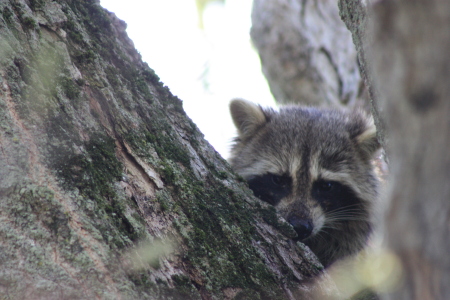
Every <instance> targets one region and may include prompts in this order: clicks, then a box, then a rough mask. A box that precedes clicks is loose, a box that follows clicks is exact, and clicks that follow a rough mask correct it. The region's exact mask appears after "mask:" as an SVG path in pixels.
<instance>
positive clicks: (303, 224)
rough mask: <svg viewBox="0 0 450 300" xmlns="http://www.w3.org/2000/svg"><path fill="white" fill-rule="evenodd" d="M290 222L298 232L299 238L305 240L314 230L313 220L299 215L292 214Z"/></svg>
mask: <svg viewBox="0 0 450 300" xmlns="http://www.w3.org/2000/svg"><path fill="white" fill-rule="evenodd" d="M287 221H288V222H289V224H291V225H292V227H294V230H295V231H296V232H297V235H298V239H299V240H304V239H306V238H307V237H309V236H310V235H311V233H312V231H313V224H312V222H311V220H308V219H302V218H300V217H297V216H292V217H290V218H289V219H288V220H287Z"/></svg>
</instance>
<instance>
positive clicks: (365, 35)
mask: <svg viewBox="0 0 450 300" xmlns="http://www.w3.org/2000/svg"><path fill="white" fill-rule="evenodd" d="M338 6H339V14H340V16H341V18H342V20H343V21H344V23H345V25H346V26H347V28H348V30H350V32H351V34H352V38H353V43H354V45H355V48H356V51H357V52H358V65H359V68H360V71H361V76H362V78H363V80H364V83H365V87H366V89H367V92H368V94H369V101H370V108H371V112H372V115H373V116H374V119H375V124H376V126H377V135H378V140H379V141H380V143H381V145H382V146H383V148H384V149H386V146H387V145H386V141H385V138H386V132H385V125H384V123H383V122H384V121H383V118H382V117H381V114H383V111H382V108H381V107H380V106H379V103H378V98H379V91H378V89H377V87H376V86H375V85H374V84H373V81H374V79H373V76H374V73H373V70H372V69H373V67H372V64H371V60H369V59H368V56H369V52H370V51H371V45H372V42H373V41H372V39H371V37H370V33H369V32H368V31H367V30H366V29H367V6H366V1H360V0H339V2H338Z"/></svg>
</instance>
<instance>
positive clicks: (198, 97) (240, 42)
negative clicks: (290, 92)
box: [101, 0, 274, 158]
mask: <svg viewBox="0 0 450 300" xmlns="http://www.w3.org/2000/svg"><path fill="white" fill-rule="evenodd" d="M101 4H102V6H103V7H105V8H107V9H108V10H110V11H112V12H115V13H116V15H117V16H118V17H119V18H120V19H122V20H124V21H125V22H126V23H127V24H128V27H127V33H128V35H129V37H130V38H131V39H132V40H133V42H134V44H135V47H136V48H137V50H138V51H139V52H140V53H141V55H142V58H143V59H144V61H146V62H147V63H148V65H149V66H150V67H151V68H153V69H154V70H155V72H156V74H158V76H159V77H160V78H161V80H162V81H163V82H164V84H165V85H167V86H168V87H169V88H170V90H171V91H172V93H173V94H175V95H177V96H178V97H179V98H180V99H181V100H183V107H184V109H185V111H186V113H187V114H188V115H189V116H190V117H191V119H192V120H193V121H194V122H195V123H196V124H197V126H198V127H199V128H200V130H201V131H202V132H203V133H204V134H205V137H206V139H207V140H208V141H209V142H210V143H211V144H212V145H213V146H214V148H216V150H217V151H218V152H219V153H221V154H222V156H224V157H225V158H227V157H228V153H229V146H230V141H231V139H232V137H233V136H234V135H235V129H234V126H233V125H232V121H231V118H230V117H229V112H228V103H229V101H230V100H231V99H232V98H235V97H240V98H245V99H248V100H251V101H254V102H257V103H261V104H263V105H274V100H273V98H272V95H271V94H270V91H269V88H268V86H267V83H266V81H265V79H264V77H263V75H262V74H261V66H260V62H259V58H258V56H257V54H256V52H255V51H254V50H253V49H252V46H251V41H250V34H249V32H250V26H251V19H250V15H251V5H252V0H226V3H225V4H220V3H214V4H211V5H209V6H208V7H207V8H206V10H205V12H204V16H203V20H204V27H205V29H204V30H201V29H200V28H199V26H198V23H199V22H198V21H199V18H198V15H197V8H196V4H195V0H127V1H123V0H101Z"/></svg>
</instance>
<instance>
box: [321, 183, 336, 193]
mask: <svg viewBox="0 0 450 300" xmlns="http://www.w3.org/2000/svg"><path fill="white" fill-rule="evenodd" d="M336 186H337V183H336V182H334V181H321V182H319V184H318V186H317V188H318V190H319V192H331V191H333V190H334V189H336Z"/></svg>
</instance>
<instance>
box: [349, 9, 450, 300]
mask: <svg viewBox="0 0 450 300" xmlns="http://www.w3.org/2000/svg"><path fill="white" fill-rule="evenodd" d="M340 7H341V15H342V17H343V19H344V21H345V22H346V24H347V25H348V26H349V29H350V30H351V31H352V33H353V37H354V41H355V44H356V46H357V48H358V51H359V54H360V56H359V57H360V61H361V65H362V68H363V69H365V70H366V72H365V73H366V74H365V76H366V82H369V83H370V84H371V85H373V86H372V88H373V89H376V90H378V91H379V92H378V93H373V94H372V96H374V95H375V97H374V99H373V100H374V104H376V106H375V108H376V111H377V112H378V114H377V115H376V116H377V117H381V118H383V119H384V121H385V123H386V134H387V138H388V139H387V140H388V149H389V152H388V154H389V160H390V170H391V176H390V179H389V184H390V188H389V190H388V193H387V195H386V196H387V198H388V203H389V206H388V208H387V215H386V218H385V224H384V225H385V226H384V228H385V230H386V233H385V234H386V236H387V246H388V247H389V248H390V249H392V250H393V251H394V252H395V253H396V254H397V256H398V257H399V259H400V261H401V262H402V264H403V284H402V285H401V286H400V287H399V288H398V290H396V291H393V292H392V293H391V294H389V295H385V297H386V298H388V299H450V286H449V285H448V283H449V282H450V258H449V255H448V249H450V240H449V239H448V236H449V235H450V226H449V224H450V220H449V218H450V201H449V199H450V185H449V180H450V151H449V150H448V147H449V145H450V115H449V112H450V101H449V94H450V85H449V82H450V61H449V59H448V53H450V35H449V34H448V28H450V3H449V1H440V0H431V1H411V0H399V1H378V2H375V3H374V4H373V7H370V8H369V10H368V11H369V12H370V13H369V19H368V20H369V22H367V21H366V20H367V19H366V16H365V15H366V13H365V9H364V5H362V4H361V1H351V0H342V1H340ZM366 24H370V26H369V27H366ZM367 28H370V29H371V30H373V31H369V30H368V29H367ZM366 36H372V39H371V40H370V43H369V42H368V41H367V39H366V38H365V37H366ZM365 50H370V53H368V52H367V51H365ZM367 54H369V55H367Z"/></svg>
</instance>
